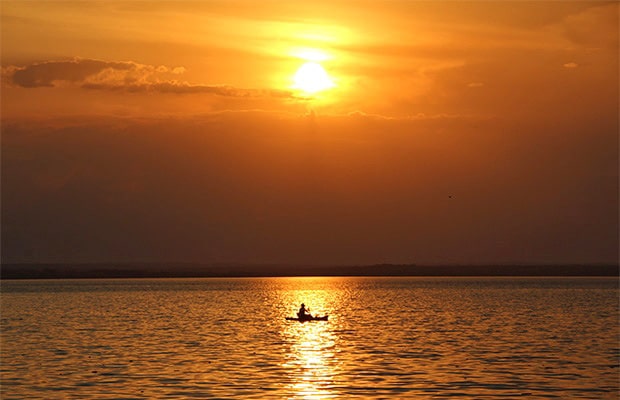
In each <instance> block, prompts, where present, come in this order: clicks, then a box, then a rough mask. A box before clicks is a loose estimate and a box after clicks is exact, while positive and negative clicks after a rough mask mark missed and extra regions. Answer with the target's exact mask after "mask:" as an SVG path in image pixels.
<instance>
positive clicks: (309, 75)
mask: <svg viewBox="0 0 620 400" xmlns="http://www.w3.org/2000/svg"><path fill="white" fill-rule="evenodd" d="M293 82H294V83H293V89H298V90H301V91H302V92H304V93H306V94H310V95H312V94H315V93H317V92H320V91H322V90H327V89H330V88H332V87H334V86H335V85H334V82H333V81H332V79H331V78H330V77H329V75H328V74H327V72H326V71H325V69H324V68H323V67H322V66H321V64H319V63H317V62H307V63H305V64H303V65H302V66H301V67H299V69H298V70H297V72H296V73H295V76H294V77H293Z"/></svg>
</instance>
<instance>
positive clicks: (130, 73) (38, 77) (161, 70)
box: [2, 58, 292, 98]
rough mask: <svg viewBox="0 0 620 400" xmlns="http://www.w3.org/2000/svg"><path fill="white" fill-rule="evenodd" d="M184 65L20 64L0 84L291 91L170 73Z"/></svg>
mask: <svg viewBox="0 0 620 400" xmlns="http://www.w3.org/2000/svg"><path fill="white" fill-rule="evenodd" d="M184 72H185V68H184V67H173V68H170V67H166V66H163V65H160V66H153V65H146V64H140V63H136V62H133V61H120V62H116V61H102V60H92V59H83V58H75V59H73V60H68V61H44V62H40V63H33V64H30V65H27V66H24V67H18V66H13V65H12V66H8V67H5V68H3V69H2V78H3V83H5V84H8V85H11V86H17V87H21V88H39V87H67V86H69V87H79V88H82V89H89V90H107V91H124V92H134V93H135V92H158V93H177V94H182V93H207V94H213V95H217V96H225V97H275V98H286V97H292V92H289V91H285V90H274V89H244V88H236V87H233V86H229V85H206V84H194V83H188V82H184V81H179V80H177V79H172V77H173V76H177V75H181V74H183V73H184Z"/></svg>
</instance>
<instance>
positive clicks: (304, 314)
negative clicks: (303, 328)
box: [297, 303, 312, 319]
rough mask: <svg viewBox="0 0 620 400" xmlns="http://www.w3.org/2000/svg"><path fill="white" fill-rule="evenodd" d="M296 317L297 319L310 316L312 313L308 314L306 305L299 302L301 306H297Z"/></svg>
mask: <svg viewBox="0 0 620 400" xmlns="http://www.w3.org/2000/svg"><path fill="white" fill-rule="evenodd" d="M297 318H299V319H305V318H312V315H310V313H309V312H308V310H306V305H305V304H304V303H301V307H300V308H299V312H298V313H297Z"/></svg>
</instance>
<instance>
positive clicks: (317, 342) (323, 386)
mask: <svg viewBox="0 0 620 400" xmlns="http://www.w3.org/2000/svg"><path fill="white" fill-rule="evenodd" d="M308 283H310V285H308V286H312V285H311V282H308ZM286 297H287V299H286V301H287V304H297V305H298V306H299V305H301V303H305V304H306V305H307V306H308V307H310V313H311V314H312V315H319V316H320V315H325V314H327V312H326V310H327V309H328V308H329V304H328V303H329V298H330V297H332V295H331V294H330V293H329V292H328V291H327V290H321V289H319V290H307V289H306V290H293V291H290V292H288V293H287V294H286ZM332 318H333V317H332ZM283 329H284V332H282V335H283V336H284V337H285V338H287V339H288V341H289V343H290V351H289V353H288V355H287V356H286V361H285V362H284V363H283V364H282V367H283V368H284V369H285V370H287V371H289V377H290V385H289V387H288V389H289V391H290V392H292V393H294V396H295V398H302V399H329V398H334V397H336V393H335V392H333V390H332V389H333V386H334V381H333V377H334V376H335V375H336V373H337V371H336V369H337V368H336V366H337V357H336V356H337V354H336V352H335V348H336V341H337V337H336V335H335V333H334V332H333V329H329V321H309V322H297V321H288V324H285V325H284V328H283Z"/></svg>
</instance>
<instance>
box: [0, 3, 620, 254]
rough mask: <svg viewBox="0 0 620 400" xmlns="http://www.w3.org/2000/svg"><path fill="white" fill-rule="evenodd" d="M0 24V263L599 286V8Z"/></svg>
mask: <svg viewBox="0 0 620 400" xmlns="http://www.w3.org/2000/svg"><path fill="white" fill-rule="evenodd" d="M0 13H1V17H0V22H1V28H0V29H1V35H2V36H1V40H2V46H1V57H2V87H1V95H2V102H1V105H0V112H1V134H2V150H1V151H2V154H1V156H2V160H1V162H2V205H1V207H2V232H1V233H2V263H64V262H67V263H88V262H195V263H217V262H236V263H250V264H261V263H273V264H314V265H351V264H358V265H359V264H361V265H371V264H381V263H393V264H409V263H416V264H598V263H607V264H617V263H618V257H619V255H618V246H619V244H618V243H619V233H618V232H619V223H618V189H619V187H618V175H619V173H618V167H619V165H618V150H619V148H618V125H619V116H618V106H619V103H618V99H619V78H618V67H619V64H618V59H619V55H618V52H619V50H618V49H619V40H618V36H619V24H618V15H619V5H618V3H616V2H462V3H461V2H459V3H456V2H444V1H439V2H411V1H393V2H373V1H355V2H352V1H316V2H312V3H311V4H310V3H299V2H286V1H266V2H262V3H261V7H259V8H257V7H255V6H254V5H253V3H250V2H243V1H232V2H224V1H203V2H184V1H178V2H177V1H175V2H165V1H162V2H153V3H146V2H142V1H89V2H54V1H52V2H46V1H28V2H23V1H11V0H9V1H3V3H2V8H1V9H0Z"/></svg>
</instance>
